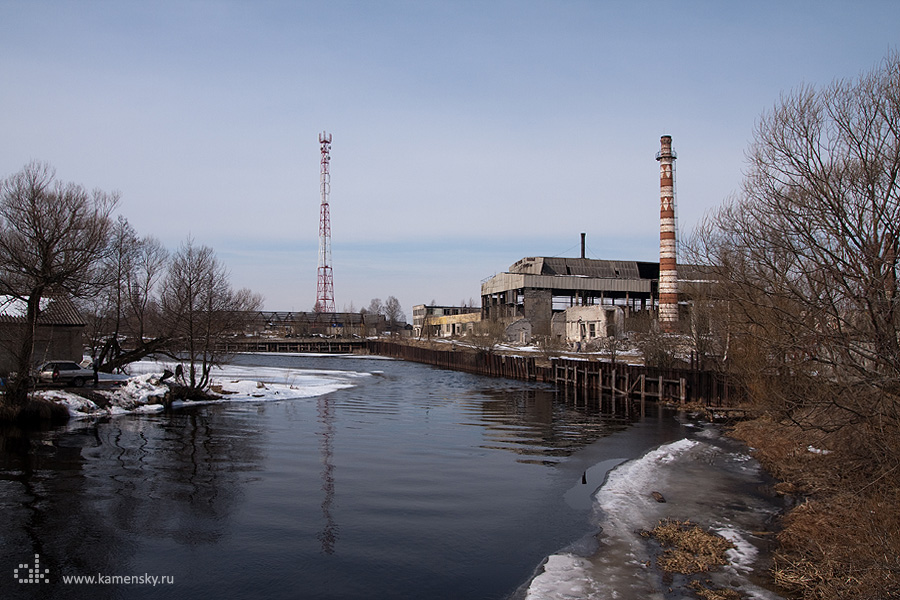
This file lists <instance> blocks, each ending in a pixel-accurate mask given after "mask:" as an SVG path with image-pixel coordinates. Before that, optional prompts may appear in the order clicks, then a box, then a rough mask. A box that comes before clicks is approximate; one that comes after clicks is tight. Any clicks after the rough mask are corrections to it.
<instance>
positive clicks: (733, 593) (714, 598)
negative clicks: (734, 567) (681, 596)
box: [688, 580, 742, 600]
mask: <svg viewBox="0 0 900 600" xmlns="http://www.w3.org/2000/svg"><path fill="white" fill-rule="evenodd" d="M688 587H690V588H691V589H692V590H694V593H696V594H697V597H699V598H700V599H701V600H741V598H742V596H741V594H740V592H738V591H737V590H732V589H729V588H714V587H711V586H710V587H707V584H704V583H702V582H700V581H696V580H694V581H692V582H690V583H689V584H688Z"/></svg>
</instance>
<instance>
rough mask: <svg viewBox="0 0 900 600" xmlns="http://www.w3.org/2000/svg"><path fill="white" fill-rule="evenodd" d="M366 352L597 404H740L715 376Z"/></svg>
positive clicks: (401, 349)
mask: <svg viewBox="0 0 900 600" xmlns="http://www.w3.org/2000/svg"><path fill="white" fill-rule="evenodd" d="M368 349H369V352H370V353H372V354H378V355H382V356H390V357H394V358H400V359H403V360H409V361H413V362H421V363H426V364H430V365H435V366H438V367H444V368H447V369H453V370H457V371H465V372H467V373H475V374H477V375H487V376H489V377H507V378H510V379H521V380H525V381H541V382H547V383H554V384H556V385H557V386H559V387H561V388H565V389H567V390H569V389H571V390H575V391H578V392H583V393H585V394H588V395H597V396H599V397H600V398H601V399H602V398H604V397H610V398H611V399H612V400H613V401H616V400H617V399H623V400H633V401H640V402H642V403H643V402H646V401H647V400H665V401H675V402H680V403H688V402H697V403H701V404H703V405H705V406H714V407H720V406H729V405H731V404H733V403H734V402H736V401H737V400H738V399H739V398H740V394H739V393H738V391H737V389H736V388H735V387H734V386H733V385H732V384H729V382H728V381H727V380H726V379H725V378H724V377H723V376H722V375H721V374H719V373H716V372H713V371H699V370H691V369H668V370H662V369H654V368H650V367H643V366H635V365H625V364H622V363H609V362H604V361H597V360H581V359H573V358H551V359H550V366H549V367H548V366H543V365H538V364H537V359H536V358H535V357H529V356H506V355H500V354H492V353H487V352H472V351H469V350H437V349H432V348H421V347H417V346H409V345H406V344H397V343H394V342H389V341H382V340H370V341H369V344H368Z"/></svg>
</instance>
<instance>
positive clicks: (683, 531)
mask: <svg viewBox="0 0 900 600" xmlns="http://www.w3.org/2000/svg"><path fill="white" fill-rule="evenodd" d="M646 535H647V536H650V537H653V538H656V540H657V541H658V542H659V544H660V546H662V547H663V553H662V554H661V555H660V556H659V557H658V558H657V564H658V565H659V568H660V569H662V570H663V571H665V572H667V573H681V574H683V575H692V574H694V573H705V572H706V571H709V570H710V569H713V568H715V567H717V566H719V565H725V564H728V559H727V558H726V556H725V552H726V551H727V550H728V549H729V548H733V547H734V544H732V543H731V542H729V541H728V540H726V539H725V538H723V537H722V536H720V535H716V534H714V533H709V532H708V531H704V530H703V529H701V528H700V527H699V526H698V525H696V524H695V523H691V522H690V521H676V520H673V519H664V520H662V521H660V522H659V524H658V525H657V526H656V527H655V528H653V529H652V530H651V531H648V532H646Z"/></svg>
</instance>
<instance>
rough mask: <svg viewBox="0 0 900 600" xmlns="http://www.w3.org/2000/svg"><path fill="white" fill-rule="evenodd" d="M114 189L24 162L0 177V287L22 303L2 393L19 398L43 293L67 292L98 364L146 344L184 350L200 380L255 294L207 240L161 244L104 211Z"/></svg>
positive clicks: (126, 358) (13, 402)
mask: <svg viewBox="0 0 900 600" xmlns="http://www.w3.org/2000/svg"><path fill="white" fill-rule="evenodd" d="M118 201H119V196H118V194H115V193H107V192H104V191H101V190H94V191H93V192H91V193H89V192H87V191H86V190H85V189H84V188H83V187H82V186H80V185H78V184H75V183H66V182H61V181H59V180H58V179H57V178H56V174H55V171H54V169H53V168H52V167H51V166H49V165H47V164H45V163H41V162H32V163H30V164H28V165H26V166H25V167H24V168H23V169H22V170H21V171H20V172H18V173H15V174H14V175H11V176H10V177H8V178H6V179H4V180H2V182H0V294H2V295H5V296H7V297H9V298H14V299H18V300H20V301H21V302H22V303H23V304H24V305H25V306H26V307H27V308H26V311H25V314H24V320H25V325H24V327H22V328H20V329H19V330H18V331H20V332H21V335H19V336H18V337H19V339H13V340H8V342H11V347H10V348H9V350H10V351H11V352H12V353H13V355H14V358H15V362H16V364H17V365H18V371H17V373H18V375H19V376H18V377H16V378H13V379H12V380H10V381H9V382H8V385H7V390H6V394H4V396H3V401H4V402H5V403H6V404H7V405H9V406H13V407H15V406H22V405H24V404H25V402H26V401H27V398H28V392H29V389H28V388H29V385H30V377H28V374H29V373H30V371H31V368H32V366H33V365H32V362H33V353H34V337H35V331H36V328H37V324H38V319H39V318H40V314H41V309H42V307H43V306H44V304H45V302H46V300H47V299H48V298H52V297H54V296H64V297H67V298H70V299H72V300H73V301H74V302H75V303H76V305H77V306H78V308H79V309H80V311H81V313H82V316H83V317H85V318H86V321H87V325H88V326H87V345H88V346H89V348H90V351H91V354H92V356H94V357H95V362H96V365H97V367H98V368H99V370H102V371H109V372H111V371H113V370H115V369H117V368H120V367H123V366H124V365H126V364H128V363H130V362H134V361H136V360H140V359H141V358H143V357H145V356H148V355H150V354H154V353H156V354H159V353H162V354H169V355H172V356H175V355H176V354H179V355H181V356H186V362H187V364H188V368H187V370H186V372H185V378H186V383H187V385H188V387H189V388H191V389H192V390H200V389H203V388H204V387H205V386H206V384H207V383H208V379H209V373H210V369H211V368H212V367H213V366H214V365H215V364H217V362H218V360H219V358H220V355H219V354H218V353H217V352H216V351H215V342H216V340H217V339H218V338H219V337H220V336H221V335H222V334H223V333H225V332H228V331H233V330H234V329H236V328H238V327H240V323H238V322H236V320H237V319H240V318H242V315H244V314H246V311H252V310H258V309H259V307H260V305H261V304H262V298H261V296H259V295H258V294H254V293H253V292H251V291H250V290H246V289H241V290H235V289H233V288H232V286H231V284H230V283H229V276H228V271H227V269H226V268H225V266H224V265H223V264H222V263H221V262H220V261H219V260H218V259H217V258H216V255H215V252H214V251H213V250H212V248H210V247H208V246H204V245H198V244H197V243H196V242H195V241H194V240H193V239H191V238H188V239H187V240H185V242H183V243H182V244H181V246H180V247H179V248H178V249H177V250H176V251H174V252H172V253H170V252H169V251H168V250H167V249H166V248H164V247H163V245H162V244H161V243H160V241H159V240H158V239H156V238H154V237H152V236H145V237H139V236H138V235H137V233H136V232H135V230H134V228H133V227H132V226H131V224H130V223H129V222H128V220H127V219H126V218H124V217H121V216H119V217H118V218H114V217H113V211H114V210H115V208H116V205H117V204H118Z"/></svg>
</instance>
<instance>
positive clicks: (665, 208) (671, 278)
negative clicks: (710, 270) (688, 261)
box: [656, 135, 678, 331]
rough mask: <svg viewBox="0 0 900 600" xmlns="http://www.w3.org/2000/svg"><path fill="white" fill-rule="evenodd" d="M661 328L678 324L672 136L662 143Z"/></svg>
mask: <svg viewBox="0 0 900 600" xmlns="http://www.w3.org/2000/svg"><path fill="white" fill-rule="evenodd" d="M659 145H660V149H659V154H657V155H656V160H658V161H659V324H660V327H661V328H662V329H663V331H672V330H674V329H675V323H676V322H677V321H678V272H677V270H676V269H677V267H676V264H677V263H676V260H675V259H676V256H675V158H676V155H675V152H674V151H673V150H672V136H670V135H664V136H662V137H661V138H660V139H659Z"/></svg>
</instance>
